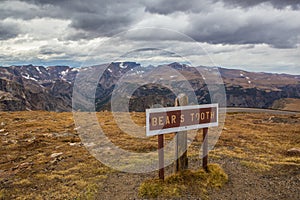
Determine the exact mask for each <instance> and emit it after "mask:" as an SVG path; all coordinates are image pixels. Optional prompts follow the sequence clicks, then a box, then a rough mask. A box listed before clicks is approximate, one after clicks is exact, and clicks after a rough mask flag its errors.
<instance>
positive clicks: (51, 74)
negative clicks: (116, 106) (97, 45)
mask: <svg viewBox="0 0 300 200" xmlns="http://www.w3.org/2000/svg"><path fill="white" fill-rule="evenodd" d="M107 66H108V67H107ZM166 66H168V67H169V68H171V69H173V70H165V71H164V69H165V68H166ZM97 67H107V68H106V69H105V71H104V72H103V74H102V76H101V78H99V82H98V87H97V90H96V100H95V104H96V109H97V110H109V109H110V99H111V96H112V93H113V91H114V88H115V87H116V85H117V84H118V82H119V81H120V80H121V79H123V81H124V80H125V82H128V83H130V84H131V85H135V84H136V82H137V80H139V79H143V77H149V76H150V75H151V76H153V77H156V78H155V79H153V83H151V84H146V85H143V86H140V87H138V88H137V89H136V90H135V91H134V93H133V94H132V96H131V97H130V100H129V106H130V110H131V111H144V110H145V108H147V106H149V105H153V104H156V103H158V104H163V105H164V106H172V105H173V103H174V99H175V95H174V94H173V92H172V91H171V90H169V89H168V88H166V87H162V86H161V85H160V84H159V83H160V81H163V80H167V81H169V82H170V83H171V84H172V86H173V87H183V84H184V82H186V81H188V82H189V83H190V85H191V87H192V88H193V90H194V92H195V94H196V96H197V100H198V102H199V103H209V102H210V96H209V92H208V90H207V87H206V84H205V81H206V79H209V77H208V76H209V73H214V71H215V70H218V71H219V72H220V74H221V77H222V80H223V82H224V85H225V90H226V98H227V106H232V107H256V108H269V107H271V106H272V104H273V102H274V101H275V100H278V99H281V98H300V75H288V74H271V73H255V72H247V71H243V70H234V69H225V68H216V67H204V66H199V67H196V68H195V67H190V66H188V65H185V64H179V63H171V64H168V65H161V66H157V67H154V66H148V67H142V66H141V65H140V64H138V63H135V62H115V63H111V64H109V65H102V66H100V65H99V66H91V67H86V68H72V67H69V66H48V67H44V66H33V65H23V66H10V67H0V110H2V111H16V110H48V111H71V110H72V93H73V86H74V82H75V78H76V75H77V74H78V73H80V72H81V71H84V70H93V69H95V68H97ZM154 68H157V69H161V70H159V73H157V74H155V72H154V74H153V69H154ZM103 70H104V69H103ZM174 70H175V71H174ZM206 75H207V77H206Z"/></svg>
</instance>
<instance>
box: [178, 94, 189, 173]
mask: <svg viewBox="0 0 300 200" xmlns="http://www.w3.org/2000/svg"><path fill="white" fill-rule="evenodd" d="M186 105H188V97H187V96H186V95H185V94H180V95H178V97H177V98H176V100H175V106H186ZM175 141H176V143H175V145H176V146H175V156H176V163H175V172H179V171H182V170H185V169H187V168H188V158H187V132H186V131H181V132H177V133H176V135H175ZM179 155H181V156H180V157H178V156H179Z"/></svg>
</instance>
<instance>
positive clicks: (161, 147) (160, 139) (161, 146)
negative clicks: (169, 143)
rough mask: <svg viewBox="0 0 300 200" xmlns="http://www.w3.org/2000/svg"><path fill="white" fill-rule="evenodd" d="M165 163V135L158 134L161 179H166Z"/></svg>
mask: <svg viewBox="0 0 300 200" xmlns="http://www.w3.org/2000/svg"><path fill="white" fill-rule="evenodd" d="M164 165H165V163H164V135H158V167H159V171H158V177H159V179H161V180H164V179H165V168H164Z"/></svg>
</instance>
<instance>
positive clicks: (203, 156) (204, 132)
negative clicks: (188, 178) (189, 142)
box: [202, 128, 208, 172]
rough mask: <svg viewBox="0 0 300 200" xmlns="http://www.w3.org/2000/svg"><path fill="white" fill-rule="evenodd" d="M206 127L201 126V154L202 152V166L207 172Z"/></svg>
mask: <svg viewBox="0 0 300 200" xmlns="http://www.w3.org/2000/svg"><path fill="white" fill-rule="evenodd" d="M207 133H208V128H203V145H202V147H203V150H202V152H203V154H202V167H203V169H204V170H205V171H206V172H207V171H208V168H207V162H208V136H207Z"/></svg>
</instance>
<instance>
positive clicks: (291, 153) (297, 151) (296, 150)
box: [287, 148, 300, 156]
mask: <svg viewBox="0 0 300 200" xmlns="http://www.w3.org/2000/svg"><path fill="white" fill-rule="evenodd" d="M287 155H289V156H300V148H291V149H289V150H287Z"/></svg>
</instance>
